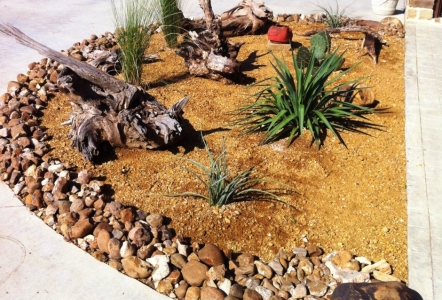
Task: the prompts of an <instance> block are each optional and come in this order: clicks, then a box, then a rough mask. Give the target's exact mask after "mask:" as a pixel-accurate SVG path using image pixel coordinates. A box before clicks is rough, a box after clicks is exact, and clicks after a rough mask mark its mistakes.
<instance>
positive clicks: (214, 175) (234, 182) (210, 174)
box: [165, 138, 291, 206]
mask: <svg viewBox="0 0 442 300" xmlns="http://www.w3.org/2000/svg"><path fill="white" fill-rule="evenodd" d="M202 139H203V143H204V147H205V149H206V151H207V155H208V157H209V161H210V166H209V167H206V166H204V165H203V164H201V163H199V162H197V161H195V160H193V159H187V158H183V159H185V160H187V161H189V162H190V163H192V164H193V165H194V166H196V167H197V168H198V169H199V170H200V172H199V173H198V172H194V171H193V170H191V169H188V168H186V169H187V171H188V172H189V173H190V174H192V175H193V176H194V177H195V178H196V179H198V181H200V182H201V183H202V184H203V185H204V188H205V190H206V191H207V195H203V194H198V193H193V192H185V193H180V194H167V195H165V196H168V197H180V196H191V197H196V198H202V199H205V200H207V202H208V203H209V205H210V206H222V205H226V204H229V203H232V202H235V201H240V200H247V199H248V197H251V196H259V197H260V199H263V196H264V197H266V196H267V197H266V198H265V200H270V199H273V200H276V201H279V202H283V203H285V202H284V201H282V200H281V199H280V198H279V197H278V196H277V195H276V194H274V193H272V192H270V191H267V190H262V189H258V188H256V185H257V184H259V183H262V182H276V181H272V180H268V179H265V178H253V177H252V172H253V170H254V168H255V167H254V166H252V167H250V168H248V169H246V170H245V171H242V172H239V173H237V174H236V175H231V174H230V170H229V168H228V167H227V151H226V147H225V140H224V139H223V143H222V146H221V151H220V153H219V155H218V156H217V157H216V158H215V157H213V155H212V154H211V153H210V149H209V147H208V146H207V143H206V141H205V140H204V138H202ZM201 173H202V174H201ZM285 204H287V203H285ZM287 205H289V204H287ZM290 206H291V205H290Z"/></svg>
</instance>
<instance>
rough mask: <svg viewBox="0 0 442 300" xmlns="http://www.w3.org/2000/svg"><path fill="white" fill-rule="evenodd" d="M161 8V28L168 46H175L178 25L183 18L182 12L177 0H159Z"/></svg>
mask: <svg viewBox="0 0 442 300" xmlns="http://www.w3.org/2000/svg"><path fill="white" fill-rule="evenodd" d="M159 1H160V8H161V19H162V23H163V24H162V26H161V29H162V31H163V34H164V38H165V39H166V42H167V45H168V46H169V47H175V46H176V45H177V44H178V35H179V33H180V25H181V22H182V20H183V14H182V12H181V10H180V9H179V7H180V4H181V3H180V1H179V0H159Z"/></svg>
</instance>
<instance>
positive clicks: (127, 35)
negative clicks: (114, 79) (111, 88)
mask: <svg viewBox="0 0 442 300" xmlns="http://www.w3.org/2000/svg"><path fill="white" fill-rule="evenodd" d="M110 4H111V10H112V15H113V19H114V24H115V27H116V30H115V32H116V35H117V42H118V45H119V47H120V61H121V67H122V71H123V77H124V80H125V81H127V82H129V83H132V84H136V85H140V84H141V74H142V64H143V57H144V51H145V50H146V48H147V47H148V45H149V41H150V35H151V33H150V32H149V31H148V30H147V29H148V27H149V26H150V25H151V24H152V23H153V22H154V21H155V20H156V19H157V18H158V4H157V2H156V1H155V0H120V2H119V5H117V3H116V2H115V0H110Z"/></svg>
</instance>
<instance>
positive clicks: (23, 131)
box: [11, 123, 29, 139]
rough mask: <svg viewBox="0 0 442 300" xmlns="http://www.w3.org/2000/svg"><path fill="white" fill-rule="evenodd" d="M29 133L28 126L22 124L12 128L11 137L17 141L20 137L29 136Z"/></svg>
mask: <svg viewBox="0 0 442 300" xmlns="http://www.w3.org/2000/svg"><path fill="white" fill-rule="evenodd" d="M28 132H29V128H28V125H26V124H24V123H21V124H17V125H15V126H12V127H11V137H12V138H13V139H16V138H18V137H20V136H27V135H28Z"/></svg>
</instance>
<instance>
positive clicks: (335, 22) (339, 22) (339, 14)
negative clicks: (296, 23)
mask: <svg viewBox="0 0 442 300" xmlns="http://www.w3.org/2000/svg"><path fill="white" fill-rule="evenodd" d="M316 6H317V7H319V8H320V9H321V11H322V12H323V13H324V14H325V20H324V22H325V23H326V24H327V26H328V27H329V28H339V27H342V26H344V25H345V23H346V22H347V20H348V18H346V17H345V9H346V8H344V9H343V10H339V4H338V1H336V9H333V8H332V7H331V5H329V6H328V8H326V7H324V6H321V5H319V4H317V5H316Z"/></svg>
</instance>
